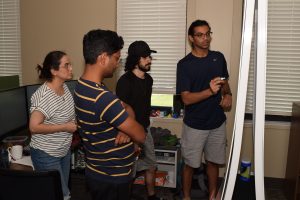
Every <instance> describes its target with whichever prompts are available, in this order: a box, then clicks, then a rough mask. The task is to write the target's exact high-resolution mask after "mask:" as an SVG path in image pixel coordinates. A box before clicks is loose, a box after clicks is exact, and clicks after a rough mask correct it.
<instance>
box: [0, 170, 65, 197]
mask: <svg viewBox="0 0 300 200" xmlns="http://www.w3.org/2000/svg"><path fill="white" fill-rule="evenodd" d="M20 199H21V200H22V199H24V200H25V199H28V200H63V192H62V188H61V182H60V174H59V172H58V171H54V170H52V171H21V170H9V169H0V200H20Z"/></svg>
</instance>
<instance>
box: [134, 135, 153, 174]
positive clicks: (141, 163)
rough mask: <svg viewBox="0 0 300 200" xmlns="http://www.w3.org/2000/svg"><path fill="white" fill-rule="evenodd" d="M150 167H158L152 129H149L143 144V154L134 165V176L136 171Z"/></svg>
mask: <svg viewBox="0 0 300 200" xmlns="http://www.w3.org/2000/svg"><path fill="white" fill-rule="evenodd" d="M150 168H156V158H155V152H154V143H153V138H152V135H151V132H150V130H149V129H148V133H147V135H146V140H145V143H144V144H143V146H142V155H141V156H140V158H139V159H138V160H137V161H136V162H135V164H134V166H133V177H135V175H136V172H140V171H143V170H147V169H150Z"/></svg>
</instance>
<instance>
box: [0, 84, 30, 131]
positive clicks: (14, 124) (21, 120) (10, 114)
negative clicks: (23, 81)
mask: <svg viewBox="0 0 300 200" xmlns="http://www.w3.org/2000/svg"><path fill="white" fill-rule="evenodd" d="M25 97H26V96H25V87H19V88H14V89H10V90H5V91H1V92H0V137H2V136H4V135H5V134H7V133H10V132H13V131H14V130H18V129H21V128H25V127H27V124H28V118H27V110H26V98H25Z"/></svg>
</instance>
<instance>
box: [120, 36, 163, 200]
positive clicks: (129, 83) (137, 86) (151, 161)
mask: <svg viewBox="0 0 300 200" xmlns="http://www.w3.org/2000/svg"><path fill="white" fill-rule="evenodd" d="M151 53H156V51H154V50H151V49H150V47H149V46H148V44H147V43H146V42H144V41H135V42H133V43H132V44H130V45H129V48H128V56H127V59H126V64H125V72H126V73H125V74H124V75H122V76H121V78H120V79H119V80H118V83H117V88H116V94H117V96H118V97H119V98H120V99H121V100H122V101H123V102H125V103H126V104H128V105H129V106H131V107H132V109H133V111H134V113H135V118H136V121H137V122H139V123H140V124H141V125H142V126H143V127H144V129H145V131H146V132H147V136H146V141H145V143H144V144H143V147H142V151H143V156H142V157H141V158H139V160H138V161H137V163H136V171H138V172H139V171H145V182H146V186H147V192H148V199H159V198H157V197H156V196H155V190H154V186H155V170H156V162H155V153H154V144H153V138H152V136H151V133H150V131H149V125H150V111H151V94H152V85H153V79H152V77H151V76H150V75H149V74H148V73H147V72H148V71H149V70H150V67H151V61H152V57H151Z"/></svg>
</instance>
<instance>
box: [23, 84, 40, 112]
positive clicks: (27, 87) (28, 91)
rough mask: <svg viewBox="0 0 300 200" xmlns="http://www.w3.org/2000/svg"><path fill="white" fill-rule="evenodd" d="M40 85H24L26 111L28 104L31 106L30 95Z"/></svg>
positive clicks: (28, 107) (28, 108)
mask: <svg viewBox="0 0 300 200" xmlns="http://www.w3.org/2000/svg"><path fill="white" fill-rule="evenodd" d="M40 86H41V84H35V85H27V86H26V100H27V111H28V113H30V111H29V110H30V106H31V101H30V99H31V96H32V95H33V93H34V92H35V91H36V90H37V89H38V88H39V87H40Z"/></svg>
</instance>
